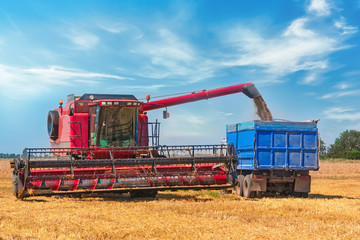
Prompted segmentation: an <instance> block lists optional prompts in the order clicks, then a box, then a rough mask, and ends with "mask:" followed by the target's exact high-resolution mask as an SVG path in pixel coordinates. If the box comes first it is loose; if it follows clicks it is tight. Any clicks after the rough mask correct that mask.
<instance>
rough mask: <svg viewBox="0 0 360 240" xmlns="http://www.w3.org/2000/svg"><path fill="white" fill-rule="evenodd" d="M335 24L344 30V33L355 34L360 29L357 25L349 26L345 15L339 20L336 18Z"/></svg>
mask: <svg viewBox="0 0 360 240" xmlns="http://www.w3.org/2000/svg"><path fill="white" fill-rule="evenodd" d="M334 26H335V27H336V28H338V29H340V30H342V33H341V34H342V35H348V34H354V33H356V32H357V31H358V28H357V27H354V26H348V25H347V24H346V20H345V18H344V17H341V18H340V19H339V20H336V21H335V23H334Z"/></svg>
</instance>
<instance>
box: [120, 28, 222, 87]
mask: <svg viewBox="0 0 360 240" xmlns="http://www.w3.org/2000/svg"><path fill="white" fill-rule="evenodd" d="M131 52H132V53H134V54H139V55H144V56H145V57H147V58H148V59H149V60H150V63H151V64H145V65H144V66H143V67H142V69H141V71H139V70H138V69H137V71H136V73H134V72H132V74H136V75H138V76H142V77H147V78H156V79H163V78H168V79H169V78H173V79H174V78H175V79H176V78H186V81H184V84H185V83H189V82H197V81H201V80H203V79H206V78H209V77H212V76H213V74H214V69H215V68H214V66H215V64H214V63H213V62H212V61H210V60H208V59H205V58H202V57H200V56H199V55H198V54H197V52H196V51H195V49H194V48H193V47H192V46H191V45H190V44H189V43H187V42H186V41H184V40H182V39H180V38H179V37H178V36H177V35H176V34H174V33H173V32H171V31H169V30H168V29H159V30H158V32H157V36H156V38H155V39H146V40H144V42H143V43H141V44H140V45H139V46H137V47H135V48H134V50H132V51H131ZM119 70H120V69H119ZM120 71H121V70H120Z"/></svg>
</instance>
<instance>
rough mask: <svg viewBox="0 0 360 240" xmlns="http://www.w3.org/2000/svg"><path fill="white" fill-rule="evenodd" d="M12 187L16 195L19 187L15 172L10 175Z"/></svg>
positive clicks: (16, 195)
mask: <svg viewBox="0 0 360 240" xmlns="http://www.w3.org/2000/svg"><path fill="white" fill-rule="evenodd" d="M12 189H13V194H14V196H15V197H18V192H19V188H18V182H17V177H16V175H15V174H13V175H12Z"/></svg>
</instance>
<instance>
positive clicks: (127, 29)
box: [98, 20, 143, 39]
mask: <svg viewBox="0 0 360 240" xmlns="http://www.w3.org/2000/svg"><path fill="white" fill-rule="evenodd" d="M98 26H99V28H101V29H102V30H105V31H107V32H109V33H113V34H123V33H130V34H132V35H133V37H134V38H135V39H140V38H142V37H143V33H142V31H141V29H140V28H138V27H136V26H134V25H132V24H128V23H123V22H117V21H115V20H114V21H111V22H110V21H109V22H106V21H102V22H99V23H98Z"/></svg>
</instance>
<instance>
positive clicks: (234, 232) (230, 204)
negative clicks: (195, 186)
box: [0, 161, 360, 239]
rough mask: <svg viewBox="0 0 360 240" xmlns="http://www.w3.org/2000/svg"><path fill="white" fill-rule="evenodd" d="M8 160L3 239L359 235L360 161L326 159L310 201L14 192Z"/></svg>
mask: <svg viewBox="0 0 360 240" xmlns="http://www.w3.org/2000/svg"><path fill="white" fill-rule="evenodd" d="M10 176H11V172H10V169H9V162H8V161H0V239H359V238H360V161H359V162H356V161H353V162H322V163H321V168H320V171H318V172H315V173H313V174H312V176H313V177H312V189H311V193H310V194H309V198H308V199H300V198H293V197H264V198H261V199H253V200H247V199H244V198H242V197H237V196H235V195H234V193H233V194H227V195H221V194H219V192H218V191H182V192H176V193H172V192H162V193H160V194H158V196H157V197H156V198H155V199H153V200H149V199H137V200H133V199H130V198H129V196H128V195H127V194H124V195H111V196H109V195H108V196H90V197H86V198H69V197H63V198H60V199H58V198H55V197H36V198H35V197H34V198H28V199H25V200H17V199H16V198H15V197H14V196H12V194H11V190H12V189H11V179H10Z"/></svg>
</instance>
